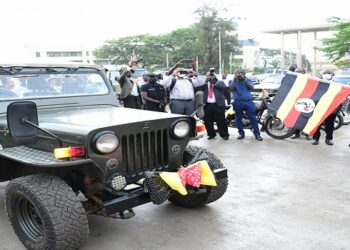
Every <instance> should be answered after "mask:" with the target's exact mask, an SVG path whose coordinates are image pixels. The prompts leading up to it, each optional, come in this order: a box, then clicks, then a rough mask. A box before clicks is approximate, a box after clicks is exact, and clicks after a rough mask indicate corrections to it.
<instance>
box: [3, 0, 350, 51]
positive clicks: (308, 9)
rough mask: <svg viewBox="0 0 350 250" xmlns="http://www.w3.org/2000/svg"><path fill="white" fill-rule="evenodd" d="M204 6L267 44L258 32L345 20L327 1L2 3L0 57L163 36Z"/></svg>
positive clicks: (339, 0) (271, 39)
mask: <svg viewBox="0 0 350 250" xmlns="http://www.w3.org/2000/svg"><path fill="white" fill-rule="evenodd" d="M204 2H210V4H211V5H213V4H214V3H215V4H216V5H215V6H216V7H217V8H226V9H227V10H228V11H227V12H225V14H224V17H227V18H231V17H244V18H246V21H245V24H244V25H242V27H244V29H245V34H246V35H247V36H249V37H250V38H256V39H259V40H261V42H262V44H263V45H265V44H266V46H271V45H272V46H279V45H280V38H279V36H277V35H261V31H262V30H266V29H272V28H283V27H294V26H303V25H306V26H308V25H316V24H321V23H326V18H327V17H330V16H338V17H342V18H350V14H349V11H348V6H345V5H346V1H344V0H332V1H331V2H330V3H331V4H332V5H330V3H328V4H325V3H317V2H314V1H307V0H294V1H285V0H265V1H261V0H255V1H254V0H211V1H205V0H175V1H169V0H131V1H119V0H98V1H97V0H5V1H2V3H1V10H2V11H1V14H0V22H1V24H2V25H1V33H2V35H1V40H0V57H2V58H6V57H9V56H11V55H15V54H16V51H20V50H22V49H23V48H24V47H25V46H26V45H33V44H38V45H40V44H46V45H47V44H54V43H63V42H64V43H74V44H80V45H86V46H90V45H93V46H98V45H101V44H102V43H103V41H105V40H107V39H113V38H119V37H123V36H129V35H137V34H145V33H148V34H163V33H168V32H170V31H172V30H175V29H177V28H183V27H188V26H190V25H191V24H193V23H194V22H196V21H197V19H196V18H197V17H196V15H194V14H193V12H194V11H195V10H196V9H197V8H199V7H201V6H202V4H203V3H204ZM321 36H322V35H321ZM304 37H305V39H308V35H305V36H304ZM289 40H291V41H293V42H289ZM294 40H295V38H294V36H290V37H289V38H288V37H287V38H286V50H288V49H290V50H293V51H295V48H294V47H295V46H296V45H295V46H294ZM289 43H290V44H291V45H290V48H289V45H288V44H289ZM295 43H296V42H295Z"/></svg>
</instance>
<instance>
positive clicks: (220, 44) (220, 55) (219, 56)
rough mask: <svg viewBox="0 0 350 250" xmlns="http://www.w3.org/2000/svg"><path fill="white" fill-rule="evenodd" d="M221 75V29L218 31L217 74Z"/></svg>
mask: <svg viewBox="0 0 350 250" xmlns="http://www.w3.org/2000/svg"><path fill="white" fill-rule="evenodd" d="M221 73H222V69H221V29H219V74H221Z"/></svg>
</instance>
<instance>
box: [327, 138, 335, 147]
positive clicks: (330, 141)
mask: <svg viewBox="0 0 350 250" xmlns="http://www.w3.org/2000/svg"><path fill="white" fill-rule="evenodd" d="M326 144H327V145H329V146H333V145H334V143H333V141H332V140H328V139H326Z"/></svg>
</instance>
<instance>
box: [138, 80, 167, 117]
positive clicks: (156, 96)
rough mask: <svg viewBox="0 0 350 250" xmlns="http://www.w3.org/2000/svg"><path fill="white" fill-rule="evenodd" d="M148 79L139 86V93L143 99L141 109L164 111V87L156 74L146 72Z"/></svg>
mask: <svg viewBox="0 0 350 250" xmlns="http://www.w3.org/2000/svg"><path fill="white" fill-rule="evenodd" d="M148 79H149V80H148V82H147V83H145V84H144V85H142V87H141V95H142V98H143V100H144V101H145V104H144V106H143V109H145V110H151V111H159V112H164V111H165V106H166V103H167V101H166V92H165V88H164V86H162V85H160V84H159V83H158V76H157V75H156V74H153V73H150V74H148Z"/></svg>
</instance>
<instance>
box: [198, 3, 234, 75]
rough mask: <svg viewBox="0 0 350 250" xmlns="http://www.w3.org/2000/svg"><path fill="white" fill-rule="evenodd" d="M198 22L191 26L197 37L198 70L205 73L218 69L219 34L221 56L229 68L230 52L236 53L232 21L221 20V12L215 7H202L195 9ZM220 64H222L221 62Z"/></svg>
mask: <svg viewBox="0 0 350 250" xmlns="http://www.w3.org/2000/svg"><path fill="white" fill-rule="evenodd" d="M195 14H197V15H198V16H199V22H198V23H195V24H194V25H193V28H194V30H195V34H196V37H197V44H196V47H197V55H198V58H199V62H200V70H201V71H203V72H205V71H208V70H209V68H212V67H215V68H216V69H219V33H220V34H221V55H222V60H224V61H225V62H227V63H226V66H227V71H228V68H229V65H228V62H229V57H230V53H231V52H237V51H238V47H239V45H238V40H237V37H236V36H235V35H232V32H233V31H234V26H233V22H232V20H227V19H223V18H221V17H220V16H221V12H220V10H219V9H216V8H215V7H211V6H209V5H204V6H203V7H201V8H199V9H197V10H196V11H195ZM221 63H222V62H221Z"/></svg>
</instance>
